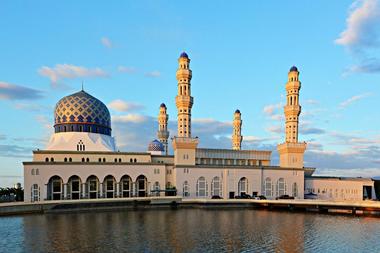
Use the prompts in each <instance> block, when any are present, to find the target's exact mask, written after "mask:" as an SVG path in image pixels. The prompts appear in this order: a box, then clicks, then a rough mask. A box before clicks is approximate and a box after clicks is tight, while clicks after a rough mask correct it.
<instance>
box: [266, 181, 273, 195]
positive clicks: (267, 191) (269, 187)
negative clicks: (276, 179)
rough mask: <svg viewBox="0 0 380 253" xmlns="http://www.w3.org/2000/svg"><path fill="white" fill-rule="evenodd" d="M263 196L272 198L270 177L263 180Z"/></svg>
mask: <svg viewBox="0 0 380 253" xmlns="http://www.w3.org/2000/svg"><path fill="white" fill-rule="evenodd" d="M265 196H266V197H272V179H270V177H267V178H266V179H265Z"/></svg>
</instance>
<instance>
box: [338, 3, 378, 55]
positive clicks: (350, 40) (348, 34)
mask: <svg viewBox="0 0 380 253" xmlns="http://www.w3.org/2000/svg"><path fill="white" fill-rule="evenodd" d="M379 22H380V6H379V2H378V0H362V1H356V2H355V3H354V4H353V5H352V6H351V11H350V14H349V16H348V18H347V20H346V24H347V27H346V29H345V30H344V31H343V32H342V33H341V34H340V36H339V38H338V39H336V40H335V43H336V44H339V45H343V46H346V47H347V48H349V49H352V50H358V49H359V50H360V49H361V48H368V47H377V46H378V45H379V41H378V32H379V31H378V30H379V28H378V24H379Z"/></svg>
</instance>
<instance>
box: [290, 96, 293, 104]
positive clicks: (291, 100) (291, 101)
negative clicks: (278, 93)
mask: <svg viewBox="0 0 380 253" xmlns="http://www.w3.org/2000/svg"><path fill="white" fill-rule="evenodd" d="M290 105H293V97H292V96H291V97H290Z"/></svg>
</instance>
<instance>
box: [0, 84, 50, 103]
mask: <svg viewBox="0 0 380 253" xmlns="http://www.w3.org/2000/svg"><path fill="white" fill-rule="evenodd" d="M42 97H43V92H42V91H40V90H35V89H32V88H28V87H25V86H21V85H16V84H11V83H7V82H2V81H0V100H1V99H2V100H13V99H17V100H35V99H39V98H42Z"/></svg>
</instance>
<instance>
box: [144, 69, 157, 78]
mask: <svg viewBox="0 0 380 253" xmlns="http://www.w3.org/2000/svg"><path fill="white" fill-rule="evenodd" d="M145 76H147V77H154V78H157V77H160V76H161V72H160V71H158V70H154V71H151V72H147V73H145Z"/></svg>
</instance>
